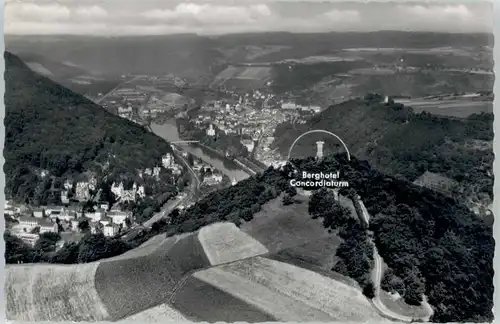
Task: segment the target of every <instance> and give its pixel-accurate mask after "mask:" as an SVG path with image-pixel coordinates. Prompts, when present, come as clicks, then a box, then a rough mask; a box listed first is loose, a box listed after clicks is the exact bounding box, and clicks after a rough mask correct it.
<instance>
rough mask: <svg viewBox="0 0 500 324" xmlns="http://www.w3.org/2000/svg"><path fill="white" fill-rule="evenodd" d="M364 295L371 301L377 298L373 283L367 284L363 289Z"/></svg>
mask: <svg viewBox="0 0 500 324" xmlns="http://www.w3.org/2000/svg"><path fill="white" fill-rule="evenodd" d="M363 295H365V296H366V297H368V298H370V299H372V298H374V297H375V287H374V286H373V283H372V282H369V283H368V284H366V286H364V287H363Z"/></svg>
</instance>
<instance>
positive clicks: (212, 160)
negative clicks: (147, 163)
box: [151, 120, 250, 181]
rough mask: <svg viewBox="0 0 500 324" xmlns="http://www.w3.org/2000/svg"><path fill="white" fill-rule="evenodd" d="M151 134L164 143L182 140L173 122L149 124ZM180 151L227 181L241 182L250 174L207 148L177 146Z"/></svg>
mask: <svg viewBox="0 0 500 324" xmlns="http://www.w3.org/2000/svg"><path fill="white" fill-rule="evenodd" d="M151 129H152V131H153V133H155V134H156V135H158V136H160V137H161V138H163V139H165V140H166V141H168V142H170V143H172V142H179V141H182V140H183V139H182V138H181V137H180V135H179V132H178V129H177V125H176V122H175V120H169V121H167V122H165V123H163V124H161V125H160V124H155V123H152V124H151ZM178 146H179V147H181V148H182V150H184V151H186V152H187V153H189V154H192V155H193V156H195V157H197V158H199V159H201V160H202V161H203V162H205V163H207V164H210V165H211V166H213V167H214V168H215V169H217V170H219V171H221V172H222V173H223V174H224V175H226V176H228V177H229V179H235V180H236V181H241V180H244V179H246V178H248V177H249V176H250V173H249V172H248V171H247V170H245V169H243V168H242V167H241V166H240V165H238V164H236V163H235V162H234V161H233V160H231V159H228V158H226V157H225V155H224V154H221V152H218V151H216V150H214V149H212V148H209V147H207V146H200V145H199V144H198V145H194V144H178Z"/></svg>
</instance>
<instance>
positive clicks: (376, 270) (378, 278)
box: [359, 199, 433, 322]
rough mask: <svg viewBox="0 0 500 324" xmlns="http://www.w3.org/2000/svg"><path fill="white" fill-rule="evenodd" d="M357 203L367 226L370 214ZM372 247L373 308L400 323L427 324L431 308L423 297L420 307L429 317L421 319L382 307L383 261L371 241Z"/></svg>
mask: <svg viewBox="0 0 500 324" xmlns="http://www.w3.org/2000/svg"><path fill="white" fill-rule="evenodd" d="M359 203H360V205H361V210H362V215H361V216H362V217H363V219H364V220H365V221H366V223H367V224H368V222H369V220H370V214H369V213H368V210H367V209H366V207H365V205H364V204H363V202H362V201H361V199H360V200H359ZM371 243H372V246H373V261H374V265H373V270H372V279H373V285H374V288H375V297H373V299H372V303H373V306H374V307H375V308H376V309H377V310H378V311H379V312H380V313H381V314H382V315H384V316H385V317H387V318H390V319H393V320H396V321H401V322H413V321H415V320H420V321H424V322H428V321H429V318H430V317H431V315H432V312H433V311H432V308H431V307H430V305H429V304H428V303H427V299H426V298H425V296H424V299H423V302H422V307H424V308H426V310H427V313H428V314H429V315H427V316H422V317H413V316H406V315H401V314H398V313H396V312H394V311H392V310H390V309H389V308H387V306H385V305H384V303H383V302H382V300H381V299H380V292H381V288H380V286H381V282H382V278H383V274H384V271H383V261H382V257H381V256H380V255H379V254H378V251H377V247H376V246H375V243H374V242H373V241H372V242H371Z"/></svg>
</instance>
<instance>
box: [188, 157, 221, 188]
mask: <svg viewBox="0 0 500 324" xmlns="http://www.w3.org/2000/svg"><path fill="white" fill-rule="evenodd" d="M193 171H194V172H196V173H197V175H198V177H200V178H202V185H205V186H209V187H210V186H215V185H218V184H221V183H222V181H223V180H224V175H223V174H222V173H220V172H219V171H217V170H214V168H213V167H212V166H211V165H210V164H207V163H204V162H203V161H202V160H200V159H196V158H195V159H194V160H193Z"/></svg>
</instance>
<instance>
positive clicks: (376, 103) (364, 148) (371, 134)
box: [274, 96, 493, 199]
mask: <svg viewBox="0 0 500 324" xmlns="http://www.w3.org/2000/svg"><path fill="white" fill-rule="evenodd" d="M381 101H382V100H381V98H380V97H376V96H375V97H374V98H373V100H371V101H370V100H362V99H360V100H351V101H347V102H344V103H342V104H338V105H333V106H331V107H329V108H328V109H326V110H325V111H323V112H322V113H320V114H318V115H316V116H314V117H313V118H312V119H310V120H309V121H308V122H307V123H306V124H296V125H292V124H289V123H284V124H282V125H279V126H278V127H277V129H276V131H275V134H274V137H275V142H274V145H275V146H276V147H278V148H279V150H280V152H281V154H283V155H284V156H286V155H287V154H288V151H289V149H290V146H291V145H292V143H293V141H294V140H295V139H296V138H297V137H298V136H299V135H301V134H302V133H305V132H306V131H309V130H314V129H322V130H327V131H330V132H333V133H335V134H336V135H337V136H339V137H340V138H341V139H342V140H343V141H344V142H345V143H346V144H347V147H348V149H349V150H350V152H351V154H353V155H356V156H359V157H361V158H364V159H367V160H368V161H369V162H370V163H371V164H372V165H374V166H375V167H376V168H377V169H379V170H382V171H384V172H386V173H389V174H393V175H400V176H402V177H404V178H405V179H408V180H410V181H414V180H415V179H416V178H418V177H419V176H420V175H422V174H423V173H424V172H426V171H430V172H434V173H439V174H442V175H445V176H447V177H449V178H451V179H454V180H456V181H458V182H459V183H460V184H461V187H462V190H464V192H463V195H462V196H463V197H475V196H476V195H478V194H480V193H481V192H482V193H483V194H486V195H488V196H489V197H490V199H492V196H493V178H492V177H491V175H489V172H491V171H492V166H493V152H492V151H484V150H482V151H481V150H476V149H474V148H471V147H470V145H468V144H467V143H468V142H470V141H471V140H484V141H492V140H493V114H479V115H471V116H470V117H468V118H467V119H463V120H452V119H447V118H444V117H437V116H433V115H430V114H428V113H420V114H415V113H414V112H413V110H412V109H411V107H406V106H404V105H402V104H388V105H386V104H384V103H382V102H381ZM318 140H323V141H325V149H324V150H325V153H326V152H332V151H339V150H340V151H344V149H343V148H342V147H341V146H340V142H339V141H337V140H336V139H335V138H334V137H333V136H331V135H324V134H323V135H318V134H314V133H313V134H311V135H306V136H304V137H302V139H300V140H299V141H298V142H297V143H296V145H295V146H294V148H293V150H292V156H293V157H305V156H314V155H315V154H316V153H315V152H316V144H315V142H316V141H318Z"/></svg>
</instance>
